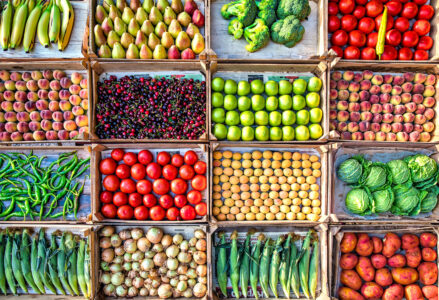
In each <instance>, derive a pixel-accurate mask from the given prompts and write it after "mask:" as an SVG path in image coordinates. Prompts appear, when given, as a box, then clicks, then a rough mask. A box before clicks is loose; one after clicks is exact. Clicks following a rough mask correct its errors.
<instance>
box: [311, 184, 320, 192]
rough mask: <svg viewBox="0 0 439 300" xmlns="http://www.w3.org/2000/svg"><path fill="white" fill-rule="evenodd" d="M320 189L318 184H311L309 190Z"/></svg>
mask: <svg viewBox="0 0 439 300" xmlns="http://www.w3.org/2000/svg"><path fill="white" fill-rule="evenodd" d="M319 189H320V187H319V185H318V184H311V191H318V190H319Z"/></svg>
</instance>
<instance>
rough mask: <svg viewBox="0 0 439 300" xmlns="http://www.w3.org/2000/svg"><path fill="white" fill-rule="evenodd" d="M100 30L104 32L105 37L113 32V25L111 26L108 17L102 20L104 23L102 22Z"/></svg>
mask: <svg viewBox="0 0 439 300" xmlns="http://www.w3.org/2000/svg"><path fill="white" fill-rule="evenodd" d="M101 27H102V30H103V31H104V33H105V35H108V33H109V32H110V31H111V30H113V28H114V25H113V21H111V19H110V18H109V17H106V18H105V19H104V22H102V25H101Z"/></svg>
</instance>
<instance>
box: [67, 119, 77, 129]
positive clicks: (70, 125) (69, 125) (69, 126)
mask: <svg viewBox="0 0 439 300" xmlns="http://www.w3.org/2000/svg"><path fill="white" fill-rule="evenodd" d="M76 128H77V126H76V123H75V121H72V120H67V121H64V129H65V130H67V131H72V130H75V129H76Z"/></svg>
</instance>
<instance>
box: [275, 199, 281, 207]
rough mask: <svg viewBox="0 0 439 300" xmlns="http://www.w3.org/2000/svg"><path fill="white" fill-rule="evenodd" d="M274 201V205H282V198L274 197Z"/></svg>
mask: <svg viewBox="0 0 439 300" xmlns="http://www.w3.org/2000/svg"><path fill="white" fill-rule="evenodd" d="M273 202H274V205H276V206H281V205H282V199H279V198H277V199H274V200H273Z"/></svg>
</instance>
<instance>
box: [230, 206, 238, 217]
mask: <svg viewBox="0 0 439 300" xmlns="http://www.w3.org/2000/svg"><path fill="white" fill-rule="evenodd" d="M239 212H240V209H239V207H236V206H232V207H231V208H230V213H231V214H233V215H236V214H238V213H239Z"/></svg>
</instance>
